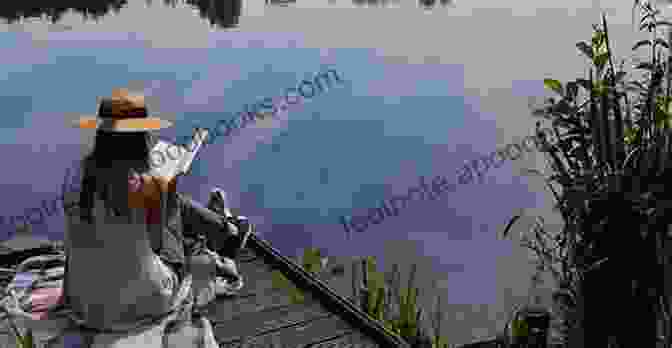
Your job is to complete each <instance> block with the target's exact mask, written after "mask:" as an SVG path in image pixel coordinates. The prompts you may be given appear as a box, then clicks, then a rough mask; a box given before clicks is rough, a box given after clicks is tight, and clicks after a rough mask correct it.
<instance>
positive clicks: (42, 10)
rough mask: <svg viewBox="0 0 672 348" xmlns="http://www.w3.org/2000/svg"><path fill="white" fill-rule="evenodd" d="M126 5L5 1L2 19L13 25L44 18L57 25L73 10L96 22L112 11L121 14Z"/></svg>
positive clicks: (110, 0)
mask: <svg viewBox="0 0 672 348" xmlns="http://www.w3.org/2000/svg"><path fill="white" fill-rule="evenodd" d="M54 4H58V5H54ZM126 4H127V2H126V0H59V1H48V0H41V1H40V0H31V1H5V2H3V4H2V6H0V18H2V19H4V20H5V21H7V22H8V23H10V24H12V23H15V22H19V21H20V20H21V19H23V18H42V17H43V16H44V17H46V18H47V20H49V21H50V22H51V23H56V22H57V21H59V20H61V17H63V14H64V13H65V12H67V11H68V10H72V11H74V12H76V13H79V14H81V15H82V16H83V17H84V19H85V20H87V19H93V20H96V19H98V18H100V17H103V16H105V15H106V14H108V13H110V12H112V11H114V12H115V13H119V10H121V8H123V7H124V6H126Z"/></svg>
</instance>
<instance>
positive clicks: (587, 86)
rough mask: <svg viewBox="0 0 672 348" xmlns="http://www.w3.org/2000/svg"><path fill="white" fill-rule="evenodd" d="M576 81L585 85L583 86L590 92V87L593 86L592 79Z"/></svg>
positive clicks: (582, 85)
mask: <svg viewBox="0 0 672 348" xmlns="http://www.w3.org/2000/svg"><path fill="white" fill-rule="evenodd" d="M576 83H577V84H578V85H579V86H581V87H583V88H584V89H585V90H586V92H590V89H591V87H592V84H591V82H590V80H586V79H576Z"/></svg>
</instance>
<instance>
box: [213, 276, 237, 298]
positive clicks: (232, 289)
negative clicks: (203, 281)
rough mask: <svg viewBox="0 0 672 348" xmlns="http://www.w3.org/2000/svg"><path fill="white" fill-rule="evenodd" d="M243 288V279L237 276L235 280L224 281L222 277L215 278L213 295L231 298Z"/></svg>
mask: <svg viewBox="0 0 672 348" xmlns="http://www.w3.org/2000/svg"><path fill="white" fill-rule="evenodd" d="M242 288H243V277H241V276H238V279H236V280H230V279H225V278H224V277H217V278H215V295H217V296H233V295H236V294H237V293H238V292H239V291H240V289H242Z"/></svg>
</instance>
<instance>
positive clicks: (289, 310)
mask: <svg viewBox="0 0 672 348" xmlns="http://www.w3.org/2000/svg"><path fill="white" fill-rule="evenodd" d="M333 316H334V314H333V313H328V312H325V311H324V309H322V308H321V306H319V304H316V303H313V304H311V305H307V306H306V305H300V304H293V305H287V306H276V307H272V308H268V309H267V310H263V311H259V312H252V313H245V314H242V315H240V316H237V317H235V318H232V319H231V320H227V321H224V322H218V323H216V324H215V325H214V330H215V336H216V337H217V338H218V339H222V340H226V341H237V340H241V339H243V338H244V337H254V336H258V335H261V334H263V333H265V332H271V331H274V330H277V329H281V328H284V327H289V326H292V325H297V324H300V323H306V322H310V321H313V320H317V319H323V318H328V317H333Z"/></svg>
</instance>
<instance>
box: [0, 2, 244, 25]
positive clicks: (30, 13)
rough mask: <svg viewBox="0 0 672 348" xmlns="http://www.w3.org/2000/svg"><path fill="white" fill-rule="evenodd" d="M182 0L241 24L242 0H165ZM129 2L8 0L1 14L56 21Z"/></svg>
mask: <svg viewBox="0 0 672 348" xmlns="http://www.w3.org/2000/svg"><path fill="white" fill-rule="evenodd" d="M145 3H146V4H147V5H148V6H152V0H145ZM180 3H186V4H188V5H190V6H191V7H194V8H196V9H198V12H199V15H200V17H201V18H203V19H207V20H208V21H209V22H210V24H211V25H216V26H218V27H220V28H231V27H235V26H237V25H238V20H239V17H240V12H241V8H242V3H241V0H163V4H164V5H165V6H170V7H173V8H175V7H177V4H180ZM127 5H128V1H127V0H57V1H54V0H52V1H50V0H28V1H15V0H7V1H4V2H3V3H2V6H0V18H2V19H4V20H5V21H6V22H8V23H9V24H12V23H15V22H19V21H21V20H22V19H25V18H44V17H46V19H47V20H48V21H49V22H51V23H54V24H55V23H56V22H58V21H60V20H61V19H62V17H63V14H64V13H66V12H67V11H68V10H71V11H73V12H75V13H78V14H80V15H82V17H84V20H98V19H99V18H101V17H103V16H105V15H107V14H110V13H111V12H115V13H119V11H120V10H121V9H122V8H124V7H126V6H127Z"/></svg>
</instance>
